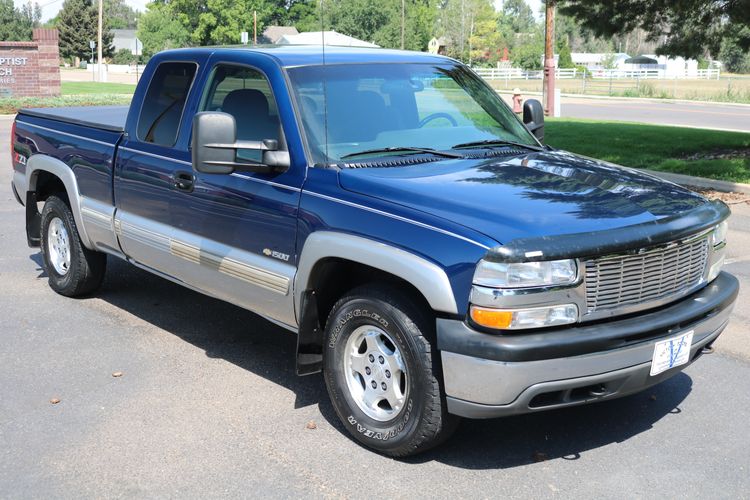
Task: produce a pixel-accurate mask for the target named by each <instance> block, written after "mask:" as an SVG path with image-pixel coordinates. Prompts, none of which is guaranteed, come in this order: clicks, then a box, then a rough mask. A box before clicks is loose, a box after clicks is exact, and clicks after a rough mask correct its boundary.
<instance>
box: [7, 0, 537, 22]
mask: <svg viewBox="0 0 750 500" xmlns="http://www.w3.org/2000/svg"><path fill="white" fill-rule="evenodd" d="M13 1H14V2H15V4H16V7H20V6H21V5H23V4H25V3H27V2H28V0H13ZM36 1H37V2H38V3H39V5H41V6H42V21H47V20H49V19H51V18H53V17H55V15H57V12H58V11H59V10H60V8H61V7H62V4H63V0H36ZM148 2H149V0H125V3H126V4H128V5H130V6H131V7H133V8H134V9H136V10H140V11H144V10H146V4H147V3H148ZM526 3H527V4H529V6H531V10H532V11H534V14H536V15H537V16H538V12H539V8H540V6H541V4H542V0H526ZM501 4H502V0H495V6H496V7H499V6H500V5H501Z"/></svg>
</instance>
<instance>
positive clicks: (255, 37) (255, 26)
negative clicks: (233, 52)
mask: <svg viewBox="0 0 750 500" xmlns="http://www.w3.org/2000/svg"><path fill="white" fill-rule="evenodd" d="M100 1H101V0H100ZM253 45H258V11H257V10H254V11H253Z"/></svg>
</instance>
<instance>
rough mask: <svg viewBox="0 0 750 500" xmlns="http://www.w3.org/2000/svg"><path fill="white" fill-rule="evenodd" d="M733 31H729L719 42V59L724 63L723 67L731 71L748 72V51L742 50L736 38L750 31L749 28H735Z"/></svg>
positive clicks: (749, 69) (749, 64)
mask: <svg viewBox="0 0 750 500" xmlns="http://www.w3.org/2000/svg"><path fill="white" fill-rule="evenodd" d="M735 30H736V32H735V33H731V32H730V33H729V34H728V36H727V37H726V38H725V39H724V40H723V42H722V44H721V50H720V51H719V59H720V60H721V61H722V62H723V63H724V68H725V69H726V70H728V71H730V72H732V73H750V52H748V51H746V50H742V48H741V46H740V44H739V43H738V41H737V40H738V38H740V37H742V36H743V35H744V36H746V35H747V33H742V32H743V31H744V32H747V31H750V28H747V27H744V28H735Z"/></svg>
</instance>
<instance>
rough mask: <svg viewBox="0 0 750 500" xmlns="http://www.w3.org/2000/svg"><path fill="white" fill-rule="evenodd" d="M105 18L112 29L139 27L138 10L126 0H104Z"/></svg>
mask: <svg viewBox="0 0 750 500" xmlns="http://www.w3.org/2000/svg"><path fill="white" fill-rule="evenodd" d="M104 18H105V19H107V21H108V22H109V27H110V28H112V29H130V30H132V29H136V28H137V27H138V12H136V11H135V10H133V9H132V8H131V7H130V6H129V5H128V4H126V3H125V0H104Z"/></svg>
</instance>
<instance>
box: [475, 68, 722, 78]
mask: <svg viewBox="0 0 750 500" xmlns="http://www.w3.org/2000/svg"><path fill="white" fill-rule="evenodd" d="M472 69H473V70H474V72H476V74H477V75H479V76H481V77H482V78H485V79H487V80H541V79H542V78H544V72H543V71H527V70H523V69H521V68H472ZM720 76H721V71H720V70H719V69H699V70H695V71H690V72H688V71H683V72H669V73H668V72H666V71H665V70H663V69H635V70H623V69H595V70H587V71H585V72H580V71H578V69H577V68H571V69H560V68H558V69H556V70H555V78H557V79H558V80H572V79H574V78H596V79H605V80H619V79H633V80H674V79H685V80H688V79H693V80H709V79H715V80H718V79H719V77H720Z"/></svg>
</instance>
